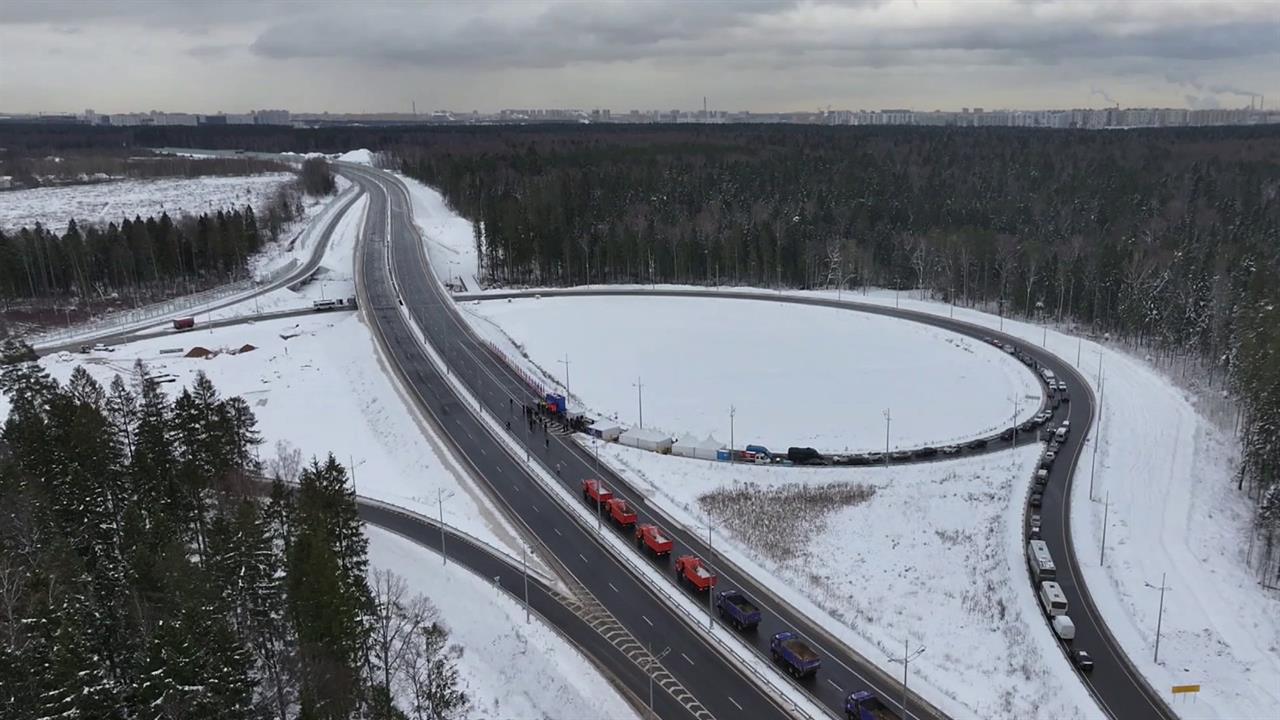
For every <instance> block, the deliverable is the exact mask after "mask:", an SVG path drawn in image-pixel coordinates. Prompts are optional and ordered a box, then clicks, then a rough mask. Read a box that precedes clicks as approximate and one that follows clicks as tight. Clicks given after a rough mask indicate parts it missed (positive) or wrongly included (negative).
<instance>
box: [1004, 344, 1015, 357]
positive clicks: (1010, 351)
mask: <svg viewBox="0 0 1280 720" xmlns="http://www.w3.org/2000/svg"><path fill="white" fill-rule="evenodd" d="M1004 351H1005V352H1007V353H1009V354H1010V355H1012V354H1014V353H1015V352H1017V351H1016V350H1014V349H1013V346H1012V345H1005V346H1004Z"/></svg>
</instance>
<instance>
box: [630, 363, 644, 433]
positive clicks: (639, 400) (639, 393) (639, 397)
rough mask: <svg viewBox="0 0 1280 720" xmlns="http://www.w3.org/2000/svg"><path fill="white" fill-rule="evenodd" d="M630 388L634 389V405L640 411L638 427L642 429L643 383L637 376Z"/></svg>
mask: <svg viewBox="0 0 1280 720" xmlns="http://www.w3.org/2000/svg"><path fill="white" fill-rule="evenodd" d="M631 387H633V388H635V389H636V405H637V406H638V407H639V410H640V427H642V428H643V427H644V383H643V382H641V381H640V378H639V376H637V377H636V381H635V382H633V383H631Z"/></svg>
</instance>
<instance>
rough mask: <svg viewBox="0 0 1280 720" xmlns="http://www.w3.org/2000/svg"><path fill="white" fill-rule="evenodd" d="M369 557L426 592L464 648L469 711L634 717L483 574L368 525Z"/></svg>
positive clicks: (569, 648) (583, 661) (570, 650)
mask: <svg viewBox="0 0 1280 720" xmlns="http://www.w3.org/2000/svg"><path fill="white" fill-rule="evenodd" d="M365 534H366V535H367V536H368V538H369V559H370V564H371V565H372V566H373V567H375V568H385V569H388V570H391V571H393V572H395V573H396V574H398V575H400V576H401V577H403V578H404V580H405V584H406V585H407V587H408V589H409V590H410V591H411V592H412V593H414V594H420V595H424V596H426V597H427V598H428V599H429V600H430V601H431V603H432V604H433V605H435V607H436V608H437V609H438V610H439V612H440V618H441V620H442V621H443V623H444V624H445V625H446V626H448V628H449V631H450V641H451V642H453V643H457V644H459V645H461V646H462V647H463V649H464V652H463V653H462V656H461V658H459V659H458V669H459V674H460V676H461V679H462V684H463V686H464V688H465V690H466V692H467V693H468V694H469V695H470V696H471V698H472V709H471V712H470V713H469V715H468V717H472V718H601V719H602V720H603V719H604V718H634V717H637V715H636V713H635V711H634V710H633V709H632V708H631V706H630V705H628V704H627V703H626V701H625V700H623V699H622V696H621V695H620V694H619V693H618V691H617V690H615V689H614V688H613V686H612V685H610V684H609V683H608V682H607V681H606V680H605V679H604V678H603V677H602V676H601V675H600V673H599V672H598V671H597V670H596V669H595V667H593V665H592V664H591V661H590V660H588V659H587V658H586V657H584V656H583V655H582V654H581V653H579V652H578V650H577V649H576V648H575V647H574V646H573V645H572V644H570V643H569V642H568V641H566V640H565V639H564V638H562V637H561V636H560V635H559V634H557V633H556V632H555V631H554V630H552V629H550V628H549V627H547V626H546V625H545V624H543V623H542V622H540V621H539V620H538V619H537V618H535V619H534V620H533V622H531V623H528V624H526V623H525V617H524V610H523V608H522V607H521V606H520V605H518V604H517V603H516V602H515V601H514V600H512V599H511V598H510V597H508V596H507V595H506V594H505V593H502V592H500V591H497V590H495V589H494V587H493V586H492V585H491V584H489V583H487V582H486V581H485V580H483V579H481V578H479V577H476V576H475V575H474V574H472V573H470V572H468V571H467V570H465V569H463V568H461V567H459V566H458V565H456V564H453V563H450V564H449V565H448V566H447V567H444V566H442V565H441V563H440V562H439V556H438V555H436V554H434V553H431V552H429V551H427V550H424V549H423V548H421V547H420V546H418V545H415V544H414V543H412V542H411V541H409V540H406V539H405V538H403V537H401V536H399V535H396V534H394V533H390V532H387V531H385V530H381V529H379V528H374V527H366V528H365Z"/></svg>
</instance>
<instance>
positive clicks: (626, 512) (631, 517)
mask: <svg viewBox="0 0 1280 720" xmlns="http://www.w3.org/2000/svg"><path fill="white" fill-rule="evenodd" d="M604 507H605V510H607V511H608V512H609V519H610V520H612V521H613V524H614V525H617V526H618V527H620V528H623V529H627V528H630V527H631V526H633V525H635V524H636V511H635V510H632V509H631V508H630V507H627V501H626V500H623V499H622V498H620V497H615V498H612V499H610V500H609V501H608V502H606V503H605V504H604Z"/></svg>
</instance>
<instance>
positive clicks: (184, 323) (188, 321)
mask: <svg viewBox="0 0 1280 720" xmlns="http://www.w3.org/2000/svg"><path fill="white" fill-rule="evenodd" d="M195 326H196V319H195V318H193V317H184V318H174V320H173V329H174V330H190V329H191V328H193V327H195Z"/></svg>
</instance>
